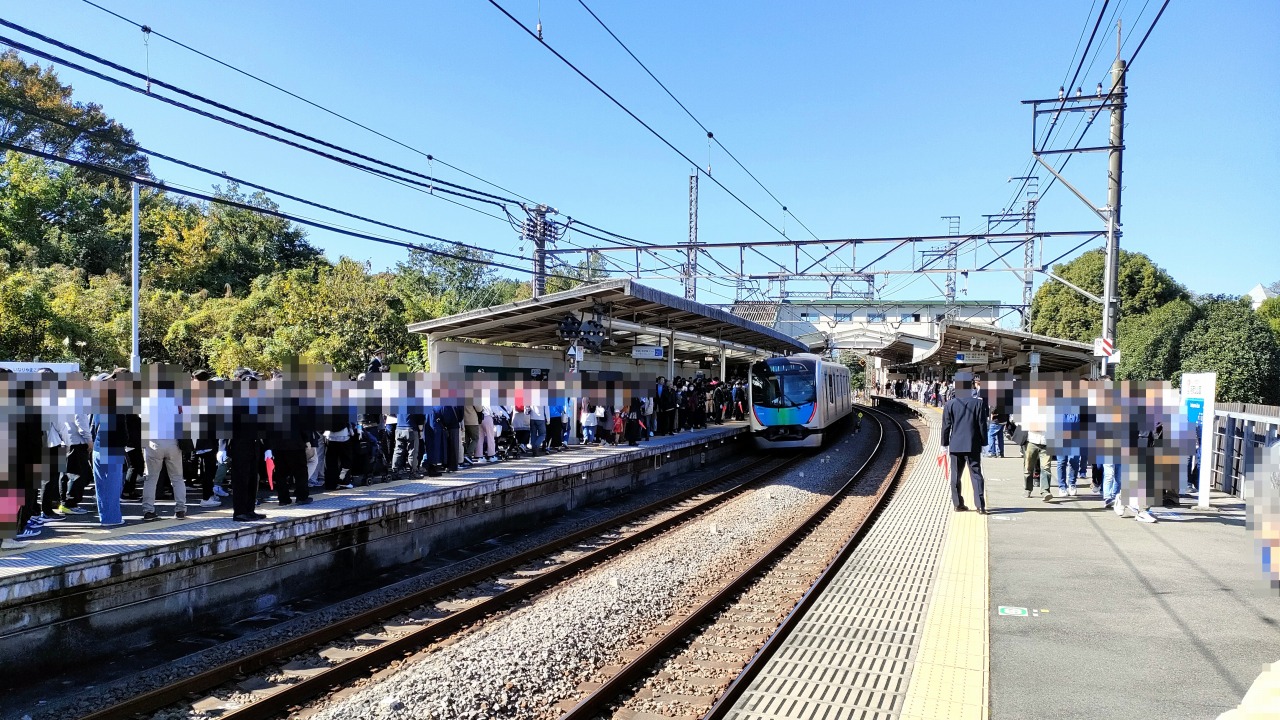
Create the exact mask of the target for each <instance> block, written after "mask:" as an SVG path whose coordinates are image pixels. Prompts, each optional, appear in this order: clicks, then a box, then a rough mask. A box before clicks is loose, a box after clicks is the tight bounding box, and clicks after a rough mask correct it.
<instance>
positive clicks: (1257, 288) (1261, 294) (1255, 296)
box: [1245, 283, 1276, 312]
mask: <svg viewBox="0 0 1280 720" xmlns="http://www.w3.org/2000/svg"><path fill="white" fill-rule="evenodd" d="M1275 296H1276V294H1275V293H1273V292H1271V291H1270V290H1268V289H1266V288H1264V287H1262V283H1258V284H1257V285H1254V286H1253V289H1252V290H1250V291H1249V292H1247V293H1245V297H1248V298H1249V299H1250V300H1251V301H1252V302H1253V309H1254V311H1255V312H1256V311H1257V309H1258V308H1259V307H1261V306H1262V303H1263V302H1264V301H1265V300H1267V299H1269V298H1273V297H1275Z"/></svg>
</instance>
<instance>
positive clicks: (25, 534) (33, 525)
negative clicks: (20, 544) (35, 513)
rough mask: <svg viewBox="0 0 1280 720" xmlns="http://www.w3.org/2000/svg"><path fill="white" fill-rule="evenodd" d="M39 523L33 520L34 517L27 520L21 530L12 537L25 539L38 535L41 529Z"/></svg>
mask: <svg viewBox="0 0 1280 720" xmlns="http://www.w3.org/2000/svg"><path fill="white" fill-rule="evenodd" d="M41 529H42V528H41V527H40V523H38V522H35V518H32V519H30V520H28V521H27V526H26V527H24V528H22V532H20V533H18V534H17V535H15V536H14V537H15V538H16V539H18V540H26V539H27V538H33V537H39V536H40V531H41Z"/></svg>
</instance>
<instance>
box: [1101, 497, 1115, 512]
mask: <svg viewBox="0 0 1280 720" xmlns="http://www.w3.org/2000/svg"><path fill="white" fill-rule="evenodd" d="M1115 504H1116V501H1115V498H1112V499H1111V500H1104V501H1103V503H1102V509H1103V510H1111V509H1113V508H1114V507H1115Z"/></svg>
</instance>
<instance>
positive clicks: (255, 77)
mask: <svg viewBox="0 0 1280 720" xmlns="http://www.w3.org/2000/svg"><path fill="white" fill-rule="evenodd" d="M81 1H82V2H84V3H85V4H86V5H90V6H92V7H95V8H97V9H98V10H101V11H102V12H104V13H107V14H108V15H111V16H113V17H116V18H118V19H120V20H123V21H124V22H126V23H128V24H130V25H132V26H134V27H136V28H138V29H139V30H142V31H143V32H144V33H147V34H150V35H155V36H156V37H159V38H161V39H163V40H167V41H169V42H170V43H173V44H174V45H177V46H178V47H180V48H183V49H184V50H188V51H190V52H192V53H195V54H196V55H199V56H200V57H202V58H204V59H206V60H209V61H211V62H214V63H216V64H218V65H221V66H222V67H225V68H227V69H228V70H231V71H233V72H236V73H239V74H240V75H243V76H245V77H247V78H249V79H251V80H253V81H255V82H258V83H261V84H263V85H266V86H267V87H269V88H272V89H274V90H277V91H279V92H282V93H284V94H285V95H288V96H289V97H291V98H294V99H295V100H299V101H301V102H304V103H306V104H307V105H310V106H311V107H313V108H316V109H317V110H320V111H322V112H325V113H327V114H329V115H332V116H333V117H336V118H338V119H340V120H342V121H344V122H347V123H349V124H351V125H354V126H356V127H358V128H360V129H362V130H366V131H368V132H370V133H373V134H374V135H377V136H378V137H380V138H382V139H384V140H387V141H389V142H392V143H395V144H396V145H399V146H400V147H402V148H404V149H406V150H408V151H410V152H413V153H417V154H418V155H421V156H422V157H425V158H427V159H428V160H434V161H435V162H438V163H440V164H441V165H444V166H445V167H447V168H449V169H451V170H454V171H457V172H459V173H462V174H463V175H466V176H467V177H470V178H472V179H475V180H479V181H480V182H482V183H484V184H486V185H488V186H490V187H493V188H497V189H498V190H501V191H502V192H505V193H507V194H509V195H515V196H516V197H518V198H520V199H522V200H525V201H528V202H533V201H532V200H530V199H529V198H527V197H525V196H524V195H521V194H520V193H517V192H515V191H514V190H508V189H507V188H505V187H503V186H501V185H499V184H497V183H495V182H493V181H492V180H486V179H485V178H483V177H480V176H479V175H476V174H475V173H472V172H469V171H467V170H464V169H462V168H460V167H458V166H457V165H453V164H451V163H449V162H446V161H444V160H441V159H440V158H439V157H436V156H434V155H433V154H430V153H427V152H424V151H422V150H419V149H418V148H416V147H413V146H412V145H409V144H408V143H406V142H403V141H401V140H398V139H396V138H394V137H391V136H390V135H387V134H385V133H383V132H381V131H379V130H376V129H374V128H372V127H370V126H368V125H366V124H364V123H362V122H360V121H358V120H354V119H352V118H351V117H348V116H347V115H344V114H342V113H340V112H338V111H336V110H333V109H331V108H328V107H325V106H324V105H321V104H320V103H318V102H315V101H313V100H310V99H308V98H305V97H303V96H302V95H299V94H297V93H295V92H293V91H291V90H288V89H286V88H284V87H281V86H280V85H277V84H275V83H273V82H271V81H269V80H266V79H263V78H262V77H259V76H258V75H255V74H253V73H251V72H249V71H248V70H244V69H242V68H239V67H237V66H235V65H232V64H231V63H228V62H226V61H225V60H221V59H219V58H216V57H214V56H213V55H210V54H208V53H206V52H204V51H202V50H199V49H197V48H194V47H192V46H190V45H188V44H186V43H184V42H182V41H181V40H177V39H176V38H173V37H170V36H169V35H166V34H164V33H163V32H160V31H159V30H156V29H155V28H153V27H151V26H149V25H144V24H142V23H139V22H138V21H136V20H133V19H131V18H128V17H125V16H124V15H121V14H120V13H118V12H115V11H114V10H111V9H109V8H105V7H103V6H101V5H99V4H98V3H96V2H93V0H81Z"/></svg>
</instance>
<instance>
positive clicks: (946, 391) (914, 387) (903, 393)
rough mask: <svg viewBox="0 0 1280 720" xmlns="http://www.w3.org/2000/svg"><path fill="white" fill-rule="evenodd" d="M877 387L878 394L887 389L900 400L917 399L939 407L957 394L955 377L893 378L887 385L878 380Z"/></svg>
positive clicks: (919, 401)
mask: <svg viewBox="0 0 1280 720" xmlns="http://www.w3.org/2000/svg"><path fill="white" fill-rule="evenodd" d="M875 388H876V394H877V395H881V394H883V393H884V392H885V391H887V392H888V393H889V394H890V395H892V396H893V397H895V398H897V399H899V400H915V401H916V402H918V403H923V404H925V405H930V406H932V407H938V408H940V407H942V406H943V405H946V404H947V401H948V400H950V399H951V398H953V397H955V394H956V383H955V380H954V379H952V380H947V381H943V380H892V381H890V382H889V383H888V384H887V387H886V386H883V385H882V384H881V383H879V382H877V383H876V384H875Z"/></svg>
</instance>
